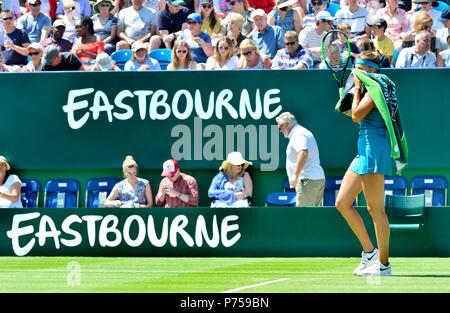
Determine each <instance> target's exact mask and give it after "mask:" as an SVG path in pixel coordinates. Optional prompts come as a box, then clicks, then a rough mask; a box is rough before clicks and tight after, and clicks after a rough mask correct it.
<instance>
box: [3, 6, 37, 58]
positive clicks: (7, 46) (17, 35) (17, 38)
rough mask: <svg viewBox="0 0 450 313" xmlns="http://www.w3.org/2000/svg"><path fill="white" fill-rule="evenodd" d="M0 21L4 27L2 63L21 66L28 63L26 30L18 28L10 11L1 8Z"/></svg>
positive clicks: (28, 43)
mask: <svg viewBox="0 0 450 313" xmlns="http://www.w3.org/2000/svg"><path fill="white" fill-rule="evenodd" d="M0 16H1V23H2V25H3V27H4V29H5V31H4V40H3V46H2V50H3V63H5V64H7V65H19V66H23V65H26V64H27V63H28V61H27V57H28V52H27V49H26V48H27V47H28V46H29V45H30V39H29V38H28V35H27V33H26V31H24V30H23V29H18V28H17V27H16V22H15V19H14V16H13V14H12V12H11V11H9V10H3V11H2V12H1V13H0Z"/></svg>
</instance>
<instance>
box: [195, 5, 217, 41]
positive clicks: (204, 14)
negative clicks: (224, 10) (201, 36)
mask: <svg viewBox="0 0 450 313" xmlns="http://www.w3.org/2000/svg"><path fill="white" fill-rule="evenodd" d="M199 14H200V17H201V18H202V27H201V28H200V30H201V31H202V32H204V33H207V34H208V35H209V36H211V39H216V38H218V36H219V35H220V32H221V30H222V27H221V25H220V18H219V17H218V16H217V14H216V11H215V9H214V5H213V0H201V2H200V9H199Z"/></svg>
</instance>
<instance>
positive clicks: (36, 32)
mask: <svg viewBox="0 0 450 313" xmlns="http://www.w3.org/2000/svg"><path fill="white" fill-rule="evenodd" d="M28 6H29V7H30V13H27V14H25V15H22V16H21V17H20V18H19V19H18V20H17V28H19V29H23V30H25V31H26V32H27V35H28V38H30V41H31V42H40V41H41V40H43V39H45V38H47V37H48V35H49V34H50V30H51V27H52V20H51V19H50V17H48V16H47V15H45V14H43V13H42V12H41V0H28Z"/></svg>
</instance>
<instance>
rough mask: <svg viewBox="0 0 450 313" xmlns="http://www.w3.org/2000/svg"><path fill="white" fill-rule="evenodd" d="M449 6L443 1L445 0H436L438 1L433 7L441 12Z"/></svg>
mask: <svg viewBox="0 0 450 313" xmlns="http://www.w3.org/2000/svg"><path fill="white" fill-rule="evenodd" d="M447 8H448V4H447V3H445V2H443V1H436V2H434V3H433V7H432V9H435V10H437V11H439V12H442V11H444V10H445V9H447Z"/></svg>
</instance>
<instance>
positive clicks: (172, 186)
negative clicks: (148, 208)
mask: <svg viewBox="0 0 450 313" xmlns="http://www.w3.org/2000/svg"><path fill="white" fill-rule="evenodd" d="M161 176H165V177H164V178H163V179H162V180H161V183H160V184H159V189H158V194H157V195H156V197H155V200H156V205H157V206H164V207H166V208H184V207H194V206H198V185H197V181H196V180H195V178H194V177H192V176H190V175H187V174H184V173H181V172H180V168H179V166H178V162H177V161H175V160H172V159H171V160H167V161H166V162H164V164H163V172H162V174H161Z"/></svg>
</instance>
